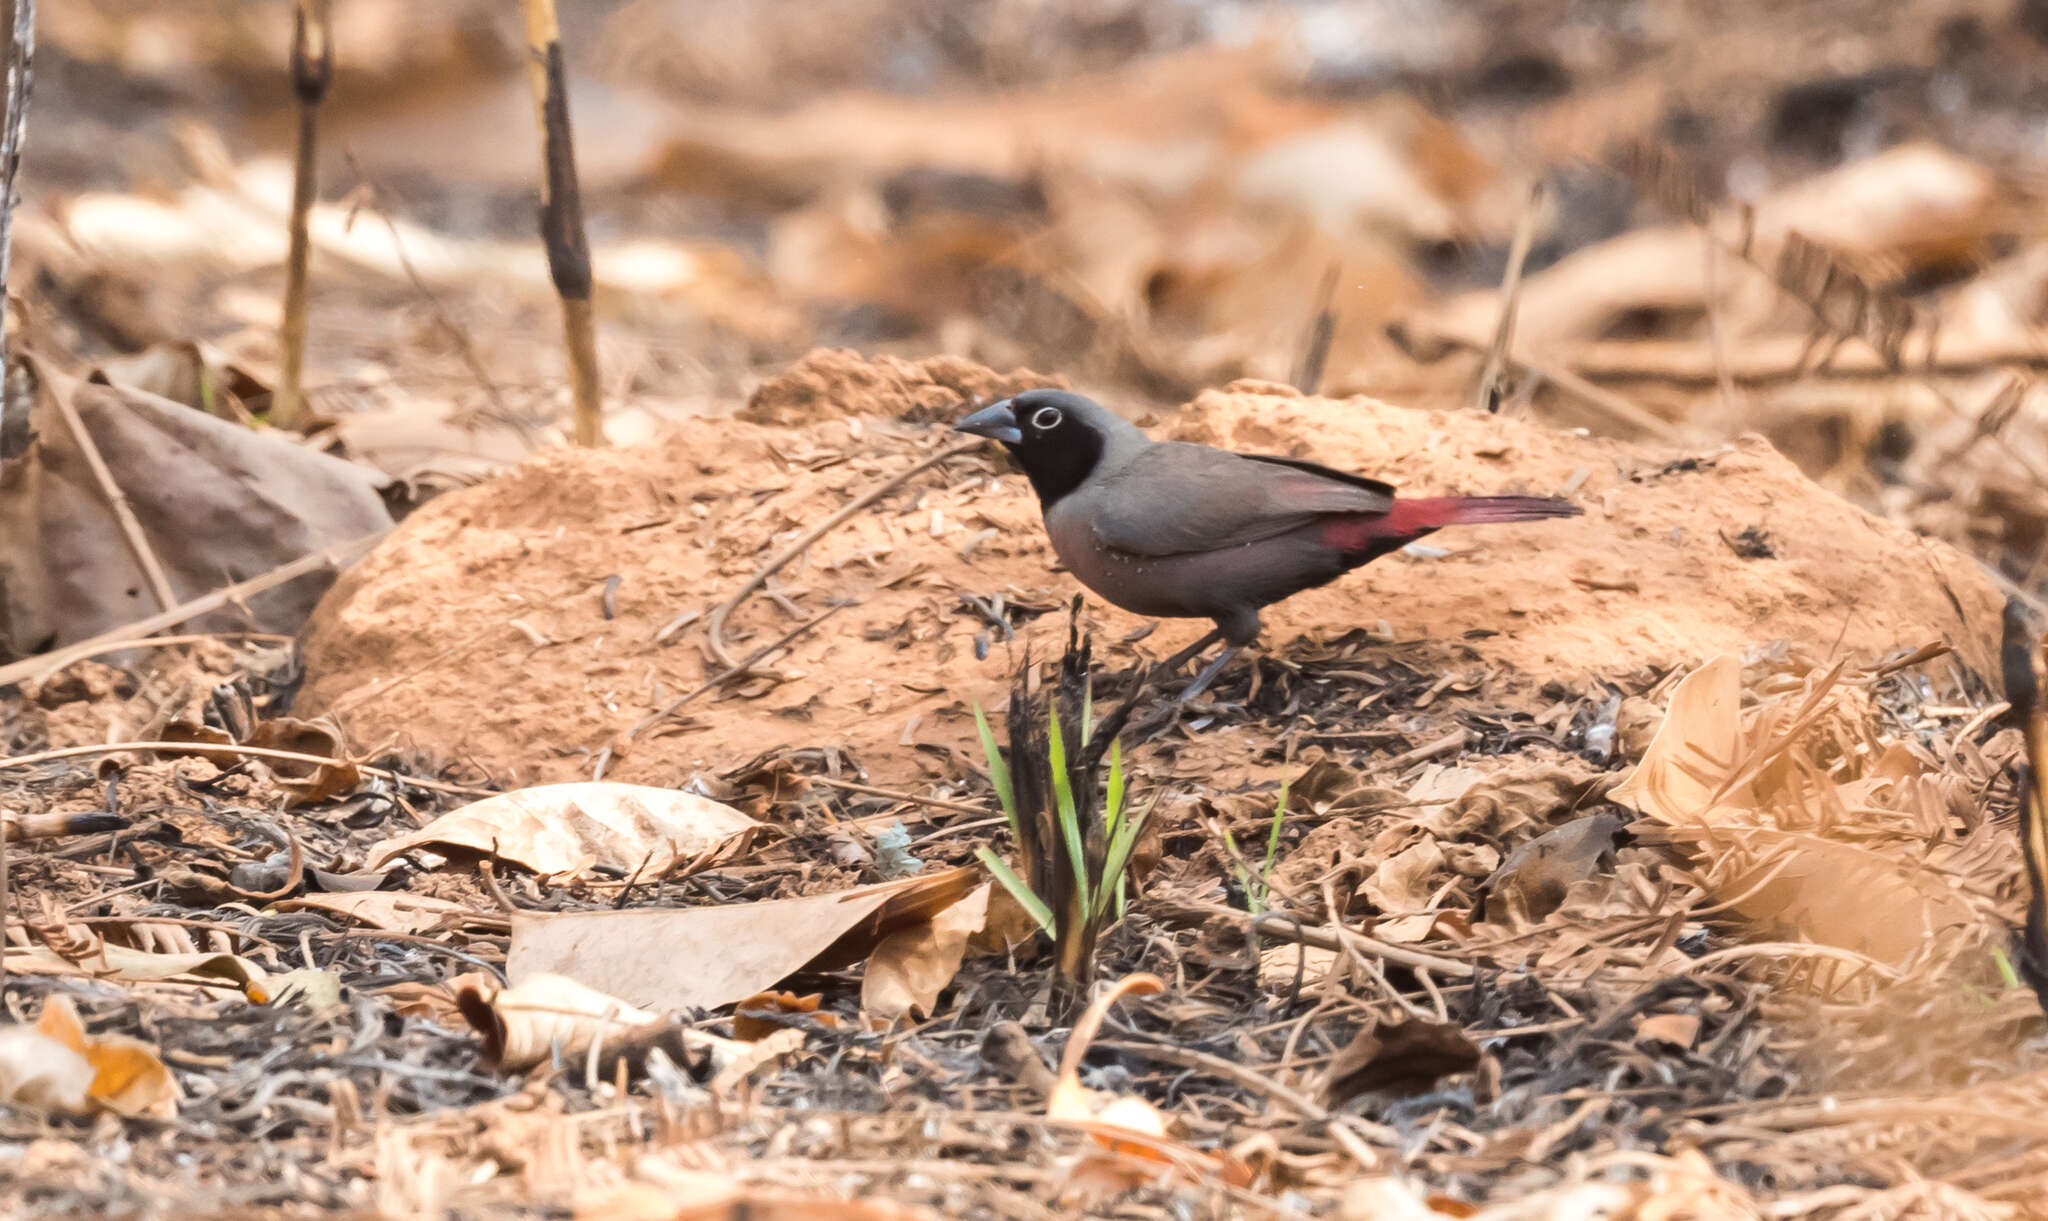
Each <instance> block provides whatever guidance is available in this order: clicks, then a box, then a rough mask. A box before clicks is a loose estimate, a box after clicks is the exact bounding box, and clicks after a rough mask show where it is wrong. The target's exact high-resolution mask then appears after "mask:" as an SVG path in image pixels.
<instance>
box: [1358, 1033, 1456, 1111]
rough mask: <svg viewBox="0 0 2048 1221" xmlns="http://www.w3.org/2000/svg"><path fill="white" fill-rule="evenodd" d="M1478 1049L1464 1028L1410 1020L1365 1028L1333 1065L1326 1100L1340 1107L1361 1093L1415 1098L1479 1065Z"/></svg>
mask: <svg viewBox="0 0 2048 1221" xmlns="http://www.w3.org/2000/svg"><path fill="white" fill-rule="evenodd" d="M1480 1059H1481V1056H1480V1052H1479V1049H1478V1048H1477V1047H1475V1046H1473V1043H1472V1040H1470V1039H1468V1038H1466V1037H1465V1032H1464V1030H1463V1029H1462V1028H1460V1027H1458V1026H1454V1025H1447V1024H1445V1023H1442V1022H1425V1021H1422V1020H1420V1019H1418V1018H1408V1019H1404V1020H1402V1021H1399V1022H1392V1023H1386V1024H1382V1025H1379V1026H1375V1027H1373V1028H1372V1029H1370V1030H1361V1031H1359V1032H1358V1035H1357V1037H1355V1038H1353V1039H1352V1040H1351V1043H1350V1044H1349V1045H1348V1046H1347V1047H1345V1048H1344V1050H1343V1051H1340V1052H1338V1053H1337V1056H1336V1058H1335V1059H1333V1060H1332V1061H1330V1068H1329V1071H1328V1073H1327V1074H1326V1075H1325V1077H1324V1079H1323V1102H1324V1104H1325V1105H1327V1106H1332V1107H1335V1106H1341V1105H1343V1104H1344V1103H1345V1102H1347V1101H1349V1100H1350V1099H1352V1098H1356V1097H1357V1096H1358V1095H1360V1094H1368V1093H1375V1092H1378V1091H1382V1090H1384V1091H1387V1092H1390V1093H1392V1094H1394V1095H1396V1096H1399V1097H1404V1098H1405V1097H1412V1096H1413V1095H1416V1094H1424V1093H1427V1092H1429V1091H1430V1090H1432V1089H1435V1088H1436V1083H1437V1082H1438V1081H1439V1080H1441V1079H1443V1078H1445V1077H1449V1076H1453V1075H1455V1074H1457V1073H1463V1072H1470V1071H1471V1070H1472V1069H1474V1068H1477V1067H1478V1066H1479V1061H1480Z"/></svg>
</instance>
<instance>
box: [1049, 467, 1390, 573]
mask: <svg viewBox="0 0 2048 1221" xmlns="http://www.w3.org/2000/svg"><path fill="white" fill-rule="evenodd" d="M1393 503H1394V497H1393V489H1391V488H1389V487H1387V486H1386V485H1385V484H1383V483H1376V482H1374V481H1372V480H1369V479H1361V478H1359V477H1357V476H1354V475H1345V474H1342V473H1341V472H1337V471H1332V470H1330V469H1329V468H1327V467H1320V466H1317V465H1315V464H1314V463H1311V462H1296V461H1294V460H1292V459H1286V458H1281V459H1271V458H1254V457H1250V456H1247V455H1244V454H1233V453H1231V452H1230V451H1228V450H1221V449H1212V448H1211V447H1209V446H1206V445H1189V444H1185V443H1182V442H1174V441H1169V442H1165V443H1162V444H1159V445H1152V446H1148V447H1146V448H1145V449H1144V450H1142V451H1140V452H1139V453H1137V454H1136V455H1134V456H1133V457H1132V458H1131V459H1130V460H1129V461H1128V462H1126V463H1124V464H1123V466H1122V467H1121V468H1119V469H1118V470H1117V471H1116V472H1115V473H1114V474H1112V475H1110V476H1108V477H1107V478H1106V479H1105V480H1104V481H1103V485H1102V487H1101V488H1100V489H1099V491H1098V493H1097V497H1096V503H1095V504H1094V505H1092V506H1091V508H1092V510H1093V511H1092V512H1091V514H1090V516H1089V521H1090V524H1091V526H1092V527H1093V529H1094V531H1095V537H1096V538H1097V539H1098V540H1100V541H1101V542H1102V544H1103V545H1104V546H1106V547H1110V548H1113V549H1114V550H1117V551H1123V552H1128V553H1130V554H1132V555H1146V556H1166V555H1186V554H1189V553H1192V552H1200V551H1220V550H1222V549H1224V548H1226V547H1236V546H1241V545H1242V544H1245V543H1255V542H1258V541H1259V540H1260V539H1266V538H1272V537H1274V536H1275V535H1279V534H1285V533H1287V532H1288V531H1289V530H1294V529H1298V528H1300V527H1302V526H1305V525H1307V524H1309V523H1310V522H1312V521H1314V520H1315V519H1316V518H1318V517H1323V516H1326V515H1328V514H1333V513H1385V512H1386V511H1387V510H1388V509H1389V508H1391V507H1392V506H1393Z"/></svg>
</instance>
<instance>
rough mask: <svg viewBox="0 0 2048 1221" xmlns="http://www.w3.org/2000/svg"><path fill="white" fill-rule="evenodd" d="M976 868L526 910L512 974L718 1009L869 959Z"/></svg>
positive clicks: (672, 1005)
mask: <svg viewBox="0 0 2048 1221" xmlns="http://www.w3.org/2000/svg"><path fill="white" fill-rule="evenodd" d="M979 874H980V870H978V869H971V868H961V869H948V870H944V871H941V872H939V873H934V874H929V875H923V876H919V877H914V878H905V879H903V880H902V881H899V882H884V883H882V884H881V885H878V886H863V887H860V888H858V889H855V890H848V891H842V892H840V893H837V894H823V895H807V896H805V897H803V898H798V899H771V900H768V901H766V902H762V903H731V904H725V905H723V906H718V907H692V908H681V909H674V908H670V909H663V908H650V909H642V910H638V911H608V912H571V913H562V914H553V913H543V912H519V913H516V914H515V915H514V916H513V917H512V948H511V951H510V953H509V955H508V957H507V961H506V971H507V973H508V974H510V975H511V977H512V979H513V980H514V981H518V980H522V979H525V978H526V977H528V976H530V975H534V974H538V973H541V972H553V973H555V974H560V975H567V976H569V977H570V978H572V979H576V980H580V981H582V982H583V983H585V984H588V985H590V986H591V987H593V988H597V989H599V990H600V991H604V992H609V993H611V994H613V995H615V996H619V997H622V998H624V999H625V1000H627V1001H629V1002H631V1003H633V1004H637V1005H645V1006H647V1007H649V1008H653V1009H666V1010H674V1011H682V1010H688V1009H715V1008H718V1007H719V1006H721V1005H729V1004H731V1003H732V1002H734V1001H736V1000H739V999H740V998H742V997H746V996H752V995H754V994H755V993H757V992H761V991H763V990H765V989H767V988H769V987H771V986H773V985H774V984H777V983H779V982H781V981H782V980H783V979H785V978H787V977H788V976H790V975H791V974H793V973H795V972H796V971H798V970H801V969H803V968H804V967H807V966H816V967H819V968H822V969H831V968H834V967H840V966H845V965H847V964H849V963H853V962H858V961H860V960H861V959H862V958H865V957H866V956H867V955H868V953H869V952H870V951H872V949H873V948H874V946H875V944H876V943H877V942H879V941H880V940H881V939H882V938H884V937H887V936H888V935H889V934H891V933H894V932H896V931H898V930H899V929H904V928H910V927H914V926H917V925H920V924H923V923H925V922H926V921H928V920H930V919H931V917H932V916H933V915H934V914H935V913H937V912H940V911H944V910H945V909H946V908H948V907H951V906H952V905H953V904H955V903H957V902H959V901H960V899H961V898H962V897H963V896H964V895H966V893H967V892H968V890H969V889H971V888H972V886H973V885H974V883H975V881H976V879H977V877H978V876H979Z"/></svg>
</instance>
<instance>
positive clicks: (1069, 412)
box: [953, 390, 1103, 509]
mask: <svg viewBox="0 0 2048 1221" xmlns="http://www.w3.org/2000/svg"><path fill="white" fill-rule="evenodd" d="M1101 410H1102V409H1101V408H1100V407H1097V406H1096V405H1095V404H1094V403H1092V402H1090V401H1089V400H1087V399H1084V398H1082V397H1081V396H1080V395H1078V394H1070V393H1068V392H1067V391H1065V390H1026V391H1025V392H1024V393H1022V394H1020V395H1018V396H1016V397H1015V398H1010V399H1004V400H1003V401H1002V402H1000V403H997V404H995V405H994V406H992V407H984V408H982V409H981V410H980V411H977V412H975V413H974V414H973V415H971V416H968V417H967V418H966V419H964V420H962V421H960V422H959V423H958V424H955V425H954V426H953V427H954V428H956V429H958V430H959V431H961V432H967V433H973V434H974V435H975V436H977V437H989V438H991V439H993V440H997V441H1001V442H1002V443H1003V446H1004V448H1006V449H1008V450H1009V451H1010V454H1011V455H1012V456H1013V457H1015V458H1016V459H1017V465H1018V466H1021V467H1023V468H1024V474H1025V476H1026V477H1028V478H1029V479H1030V480H1031V490H1032V491H1034V492H1037V493H1038V503H1039V507H1040V508H1044V509H1050V508H1052V506H1053V505H1054V504H1055V503H1057V502H1058V501H1059V499H1060V498H1061V497H1063V496H1065V495H1066V494H1067V493H1068V492H1071V491H1073V490H1074V489H1075V488H1077V487H1079V486H1081V482H1082V481H1083V480H1085V479H1087V478H1088V475H1089V473H1090V472H1091V471H1093V470H1094V469H1095V464H1096V462H1097V461H1099V460H1100V459H1101V457H1102V444H1103V438H1102V433H1101V432H1100V431H1098V430H1097V429H1096V427H1095V425H1094V423H1093V422H1092V421H1091V420H1090V419H1089V416H1090V415H1091V414H1092V413H1093V412H1097V411H1101Z"/></svg>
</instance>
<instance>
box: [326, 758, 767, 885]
mask: <svg viewBox="0 0 2048 1221" xmlns="http://www.w3.org/2000/svg"><path fill="white" fill-rule="evenodd" d="M760 826H761V824H760V823H757V822H755V821H754V820H753V819H751V818H748V817H747V816H746V815H744V814H742V813H740V812H739V811H738V810H735V809H733V808H732V807H731V806H728V805H723V804H721V803H719V802H716V801H712V800H711V799H710V798H708V797H699V796H697V795H696V794H695V793H685V792H681V791H679V790H676V789H658V788H651V787H649V786H646V785H639V784H619V783H616V782H613V781H609V780H586V781H580V782H577V783H573V784H547V785H542V786H540V787H538V788H530V789H520V790H518V791H516V792H511V793H500V794H499V795H497V796H496V797H486V798H484V799H483V800H482V801H478V802H474V803H472V804H470V805H466V806H464V807H462V808H461V809H459V810H456V811H454V812H453V813H450V814H444V815H442V816H441V817H440V818H437V819H435V820H434V821H433V822H431V823H428V824H427V825H426V826H424V827H421V828H420V829H419V830H417V831H411V832H408V833H406V834H404V835H400V836H397V837H395V838H392V839H387V840H385V841H383V842H382V843H379V844H377V845H376V846H375V847H373V848H371V849H370V855H369V860H368V862H367V863H366V865H365V866H364V867H365V868H367V869H381V868H383V867H384V866H385V865H387V864H389V863H390V862H391V861H392V860H394V859H395V858H397V857H398V856H400V855H402V854H404V853H406V852H410V851H412V850H413V849H415V848H434V849H438V850H441V851H443V852H446V851H448V850H451V849H455V850H461V851H464V852H467V853H469V854H472V855H481V856H490V857H495V858H496V859H498V860H501V861H505V862H507V863H510V864H514V865H523V866H525V867H526V868H528V869H531V870H533V871H534V872H535V873H539V874H556V875H561V874H573V873H581V872H584V871H587V870H589V869H591V868H593V867H602V868H607V869H616V870H624V871H627V872H631V871H634V870H639V871H640V872H641V874H642V876H643V877H648V878H654V877H660V876H663V875H666V874H668V873H669V872H670V871H671V870H673V869H675V868H676V867H677V866H679V865H684V864H687V863H688V862H691V861H694V860H698V859H702V858H706V857H709V856H712V855H713V854H716V853H720V852H724V851H727V850H730V849H732V848H733V847H734V845H736V844H737V843H738V842H739V841H740V840H741V839H742V837H744V836H747V835H749V834H751V833H752V832H753V831H755V830H756V829H757V828H759V827H760Z"/></svg>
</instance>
